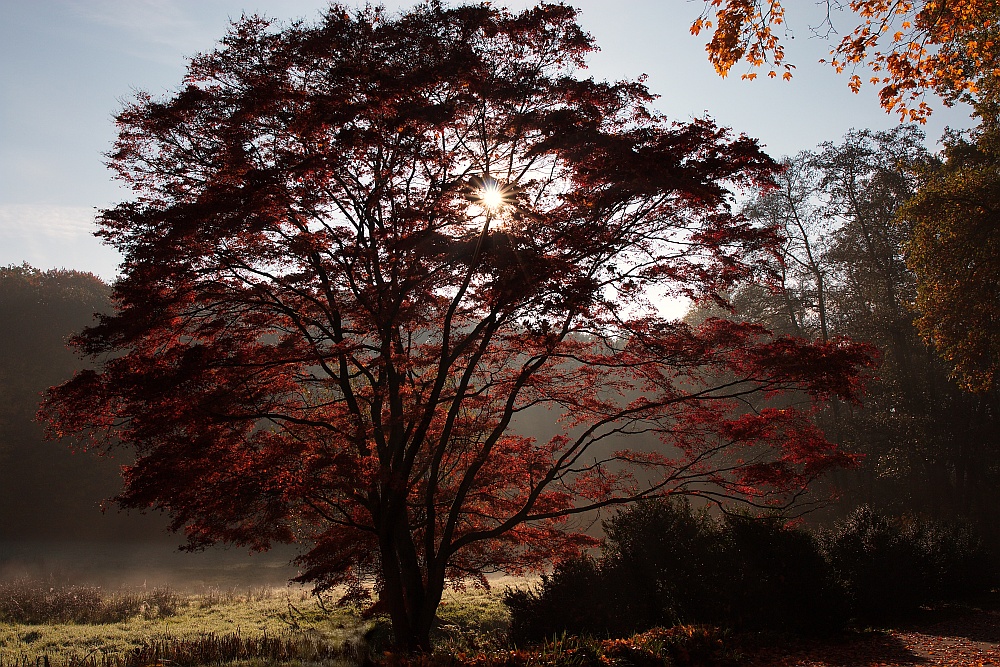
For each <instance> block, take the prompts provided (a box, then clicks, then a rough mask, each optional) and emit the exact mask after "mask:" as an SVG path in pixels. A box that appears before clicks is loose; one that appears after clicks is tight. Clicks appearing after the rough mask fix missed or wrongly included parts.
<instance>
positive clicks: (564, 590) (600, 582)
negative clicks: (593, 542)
mask: <svg viewBox="0 0 1000 667" xmlns="http://www.w3.org/2000/svg"><path fill="white" fill-rule="evenodd" d="M503 602H504V604H505V605H507V608H508V609H510V616H511V623H510V635H511V639H512V640H513V641H514V642H516V643H524V642H529V641H536V640H540V639H551V638H553V637H555V636H559V635H561V634H563V633H564V632H568V633H571V634H606V633H607V632H608V626H610V625H612V624H614V625H616V626H617V625H619V623H618V621H617V620H616V619H615V614H614V611H615V610H614V609H613V608H612V607H613V605H612V604H609V600H608V590H607V584H606V580H605V577H604V576H603V575H602V573H601V570H600V567H599V566H598V563H597V562H596V561H595V560H594V559H593V558H590V557H587V556H584V557H581V558H574V559H571V560H568V561H564V562H562V563H560V564H559V565H558V566H557V567H556V568H555V571H554V572H553V573H552V574H551V575H547V576H546V575H543V576H542V583H541V584H539V585H538V586H537V587H535V588H532V589H527V590H525V589H510V590H507V591H506V592H505V593H504V595H503Z"/></svg>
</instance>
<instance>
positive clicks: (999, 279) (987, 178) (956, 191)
mask: <svg viewBox="0 0 1000 667" xmlns="http://www.w3.org/2000/svg"><path fill="white" fill-rule="evenodd" d="M924 176H925V183H924V184H923V186H922V187H921V188H920V190H919V191H918V192H917V193H916V195H915V196H914V197H913V198H912V199H911V200H909V201H908V202H907V203H906V205H905V206H904V207H903V209H902V211H901V215H902V217H903V219H905V220H906V221H907V222H908V223H909V224H910V225H911V226H912V229H913V233H912V236H911V238H910V239H909V243H908V246H907V250H908V252H907V255H908V257H907V259H908V262H909V264H910V266H911V267H912V269H913V270H914V272H915V273H916V276H917V293H916V299H915V301H916V306H917V310H918V311H919V312H920V318H919V319H918V320H917V324H918V326H919V328H920V331H921V333H922V334H923V335H924V337H925V338H926V339H927V340H928V341H929V342H931V343H933V345H934V347H935V348H936V349H937V351H938V352H939V353H940V354H941V356H942V358H944V359H945V361H946V362H948V363H949V364H950V365H951V367H952V368H953V369H954V372H955V375H956V376H957V377H958V378H960V379H961V381H962V383H963V385H964V386H965V387H966V388H967V389H969V390H971V391H976V392H986V391H990V390H993V389H995V388H996V386H997V374H998V373H1000V304H998V301H997V288H998V286H1000V259H998V258H1000V231H998V226H997V213H998V206H1000V197H998V193H1000V128H998V124H997V119H996V117H995V116H992V117H991V116H986V117H985V118H984V123H983V125H982V126H981V127H980V128H979V129H978V130H976V131H975V132H974V133H973V134H972V135H971V136H969V135H962V134H956V133H953V134H950V135H948V136H946V137H945V149H944V152H943V155H942V160H941V161H940V162H937V163H935V164H933V165H929V166H928V168H927V169H925V170H924Z"/></svg>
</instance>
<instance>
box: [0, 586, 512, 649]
mask: <svg viewBox="0 0 1000 667" xmlns="http://www.w3.org/2000/svg"><path fill="white" fill-rule="evenodd" d="M512 583H514V584H517V583H520V584H522V585H523V583H524V582H523V581H520V582H518V581H515V580H503V581H498V582H497V585H495V586H494V587H493V588H492V590H489V591H485V590H482V589H469V590H466V591H462V592H454V591H449V592H447V593H446V594H445V598H444V600H443V601H442V604H441V607H440V611H439V619H440V622H439V626H438V628H437V630H436V632H435V635H436V636H435V639H436V644H437V645H439V646H441V648H442V650H443V651H446V652H457V651H463V652H465V651H478V650H483V649H493V648H500V647H502V646H504V645H505V643H506V634H507V627H508V614H507V610H506V608H505V607H504V606H503V604H502V603H501V602H500V592H501V591H502V590H503V589H504V588H505V587H506V586H508V585H511V584H512ZM157 603H159V605H161V606H162V607H163V608H162V609H161V608H160V607H158V606H157ZM109 610H110V611H109ZM115 613H117V618H115V617H114V616H115ZM95 618H96V620H95ZM387 637H388V624H387V622H386V621H385V620H384V619H365V618H362V617H361V616H360V614H359V610H357V609H351V608H343V607H338V606H336V604H335V596H333V595H330V596H324V597H323V598H317V597H316V596H314V595H312V594H311V592H310V591H309V589H307V588H301V587H287V588H265V587H260V588H247V589H242V590H239V589H228V590H220V589H206V590H204V591H202V592H200V593H189V594H184V593H177V592H173V591H168V590H164V589H156V590H148V591H147V590H142V589H139V590H121V591H106V590H101V589H96V588H93V587H70V586H61V587H51V586H46V585H42V584H39V583H37V582H29V581H25V580H22V581H16V582H7V583H6V584H0V666H2V667H8V666H11V665H36V664H38V665H44V664H45V660H46V659H47V660H48V662H49V665H53V666H54V665H96V666H101V665H106V666H109V667H110V666H114V665H121V666H123V667H129V666H131V665H140V664H149V662H147V661H151V662H158V663H160V664H174V665H177V666H180V665H183V664H200V663H201V662H202V661H204V662H228V661H230V659H235V660H236V661H238V662H246V661H248V660H250V661H254V660H262V661H264V662H267V663H273V662H283V663H284V662H303V661H304V662H314V661H320V662H343V663H357V662H360V661H361V660H362V659H363V657H364V653H365V651H367V650H368V649H369V648H372V647H374V648H375V649H376V650H377V649H379V648H380V647H381V646H383V645H384V644H385V642H386V639H387ZM165 656H169V657H165ZM199 656H201V658H199ZM211 658H217V659H211ZM202 659H204V660H202Z"/></svg>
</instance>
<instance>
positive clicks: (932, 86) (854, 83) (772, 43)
mask: <svg viewBox="0 0 1000 667" xmlns="http://www.w3.org/2000/svg"><path fill="white" fill-rule="evenodd" d="M821 4H822V3H821ZM825 5H826V10H827V11H826V22H825V25H824V26H814V27H813V30H814V31H821V32H824V33H825V34H827V35H829V34H831V33H835V32H836V30H835V27H834V25H833V23H832V22H833V21H834V20H835V16H834V15H835V14H836V13H837V12H839V11H840V10H842V9H843V8H844V7H846V8H847V9H849V10H850V11H851V12H852V13H853V14H854V15H855V17H856V18H857V19H860V22H859V23H858V24H857V25H856V26H855V27H854V28H853V30H851V32H850V33H848V34H846V35H844V36H843V37H842V38H841V39H840V41H839V42H837V43H836V44H835V45H834V47H833V49H832V50H831V51H830V55H831V58H830V60H829V63H830V65H832V66H833V67H834V68H836V70H837V71H838V72H844V71H848V72H850V78H849V80H848V85H849V86H850V87H851V89H852V90H854V91H855V92H857V91H858V90H859V89H860V88H861V86H862V85H863V84H864V83H866V82H865V81H863V80H862V75H861V74H858V72H857V69H858V68H859V67H867V68H870V69H871V71H872V75H871V76H870V77H869V78H868V82H869V83H871V84H872V85H876V86H879V87H880V88H879V98H880V100H881V103H882V107H883V108H884V109H885V110H886V111H887V112H896V113H898V114H899V116H900V119H901V120H915V121H919V122H923V121H924V120H925V119H926V117H927V116H928V115H929V114H930V113H931V107H930V106H929V105H928V104H927V102H926V101H925V99H924V98H925V96H926V93H927V92H928V91H934V92H936V93H938V94H940V95H941V96H942V97H943V98H944V99H945V101H946V102H952V101H954V100H956V99H958V98H960V97H963V96H966V95H970V94H971V95H973V96H974V95H976V94H977V93H978V92H979V90H980V89H981V88H982V87H983V86H984V83H985V82H988V81H990V80H992V79H993V78H995V77H996V75H997V73H998V71H1000V38H998V35H997V30H996V22H997V20H998V19H1000V14H998V11H997V6H996V3H995V2H993V1H992V0H893V1H892V2H888V1H886V0H851V1H850V2H848V3H844V5H843V6H842V5H841V4H840V3H837V2H834V1H833V0H826V2H825ZM785 28H786V22H785V6H784V4H783V3H782V2H781V0H707V2H706V3H705V9H704V10H703V12H702V13H701V15H700V16H699V17H698V18H697V19H696V20H695V21H694V23H693V24H692V26H691V32H692V33H693V34H695V35H698V34H700V33H701V31H702V30H708V31H710V32H711V35H712V38H711V40H710V42H709V43H708V44H707V45H706V47H705V48H706V50H707V51H708V57H709V60H710V61H711V62H712V64H713V65H715V69H716V71H718V72H719V74H721V75H723V76H725V75H727V74H728V73H729V71H730V70H731V69H732V68H733V66H734V65H736V64H738V63H739V62H741V61H744V62H746V63H747V64H748V65H750V66H751V68H753V69H756V68H758V67H762V66H769V71H768V73H767V74H768V76H771V77H775V76H778V73H779V72H781V75H782V76H783V77H784V78H791V76H792V73H791V70H792V69H793V67H794V66H793V65H791V64H789V63H787V62H786V61H785V50H784V45H783V42H782V36H781V32H782V31H783V30H784V29H785ZM756 76H757V74H756V72H755V71H751V72H748V73H745V74H743V77H744V78H750V79H752V78H755V77H756Z"/></svg>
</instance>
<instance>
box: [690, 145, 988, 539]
mask: <svg viewBox="0 0 1000 667" xmlns="http://www.w3.org/2000/svg"><path fill="white" fill-rule="evenodd" d="M980 144H982V138H981V132H980V134H977V135H973V136H971V137H967V136H961V135H951V136H949V137H946V149H945V151H944V152H943V153H942V154H941V155H934V154H932V153H930V152H929V151H928V150H927V148H926V147H925V145H924V136H923V134H922V133H921V132H920V131H919V130H918V129H917V128H916V127H914V126H900V127H898V128H896V129H894V130H890V131H885V132H873V131H869V130H859V131H854V132H851V133H849V134H848V135H847V136H845V137H844V138H843V139H842V140H841V141H839V142H828V143H825V144H823V145H821V146H819V147H818V148H817V149H816V150H813V151H805V152H802V153H799V154H798V155H796V156H794V157H791V158H787V159H786V161H785V165H786V169H785V171H784V172H783V173H782V174H781V176H780V177H779V187H778V188H777V189H775V190H773V191H771V192H768V193H766V194H764V195H762V196H760V197H759V198H757V199H755V200H754V201H752V202H751V203H750V204H749V205H748V206H747V207H746V209H745V212H746V214H747V215H748V216H750V217H751V218H755V219H758V220H763V221H765V222H769V223H771V224H774V225H776V226H777V227H778V228H779V229H780V230H782V232H783V234H784V237H785V242H784V246H783V248H782V251H781V254H780V256H779V257H775V258H774V260H773V262H772V266H771V271H772V274H773V276H774V282H773V284H770V285H765V284H760V283H755V284H749V283H748V284H743V285H741V286H739V287H738V288H737V289H736V290H735V291H734V293H733V295H732V306H733V310H732V312H731V313H728V312H726V311H723V310H721V309H719V308H701V309H698V310H696V311H694V312H692V313H691V314H690V315H689V318H696V319H697V318H704V317H707V316H709V315H715V316H718V315H720V314H721V315H723V316H727V317H734V318H737V319H740V320H747V321H756V322H762V323H764V324H766V325H767V326H768V327H770V328H772V329H774V330H775V331H778V332H785V333H789V334H793V335H796V336H803V337H806V338H820V339H823V340H828V339H831V338H834V337H841V336H843V337H849V338H851V339H854V340H857V341H865V342H870V343H872V344H873V345H875V346H876V347H877V348H878V349H879V350H880V351H881V364H880V367H879V369H878V371H877V373H876V376H875V377H874V378H873V379H872V380H871V381H870V382H869V384H868V388H867V394H866V397H865V399H864V404H863V406H855V405H848V404H844V403H838V404H834V405H833V406H831V407H830V408H829V409H827V410H826V411H824V412H823V413H822V414H820V415H818V416H817V419H818V420H819V421H820V423H821V424H822V426H823V428H824V430H825V431H826V432H827V435H828V436H829V437H830V438H831V439H833V440H835V441H838V442H840V443H841V444H842V445H844V447H845V448H846V449H848V450H851V451H856V452H860V453H863V454H864V455H865V457H864V459H863V460H862V462H861V464H860V465H859V466H858V468H857V469H855V470H847V471H840V472H838V473H834V474H833V475H832V476H830V477H829V478H828V479H827V482H826V483H827V484H829V485H831V486H833V487H836V488H837V489H838V490H839V492H840V493H842V494H843V495H842V498H841V500H840V502H839V503H837V504H836V505H834V506H832V507H831V508H829V509H828V510H827V513H826V516H828V517H829V514H830V513H832V514H833V515H835V516H836V515H839V516H843V515H844V514H845V513H847V512H849V511H851V510H852V508H854V507H856V506H858V505H861V504H867V505H871V506H875V507H879V508H881V509H883V510H884V511H888V512H892V513H895V514H901V513H919V514H924V515H927V516H931V517H934V518H938V519H950V518H965V519H971V520H974V521H975V522H977V523H979V524H980V525H981V526H982V527H983V528H984V529H986V530H988V531H989V532H991V533H994V534H995V533H996V531H997V517H996V513H995V511H994V508H995V506H996V491H995V489H996V488H997V475H998V463H1000V461H998V455H997V447H996V432H997V412H998V406H1000V404H998V394H997V390H996V387H995V386H993V385H991V384H990V383H989V382H983V381H981V382H979V383H978V384H976V385H975V386H974V387H971V386H970V384H969V383H968V382H967V381H964V380H965V379H966V378H967V375H963V372H962V371H963V368H962V367H961V366H959V367H958V368H957V369H956V367H955V366H954V365H953V364H950V363H949V362H948V360H947V359H942V355H941V354H939V352H941V350H940V349H937V348H939V346H936V345H935V344H934V342H935V340H936V339H934V338H933V337H931V336H930V335H929V334H930V332H929V331H927V330H926V329H925V330H924V331H921V329H920V327H918V326H917V325H918V321H919V320H920V316H921V312H923V313H924V316H925V319H926V317H927V315H926V314H927V312H928V311H927V308H928V307H929V305H930V304H929V299H927V298H926V297H925V298H924V299H922V300H921V299H920V297H919V292H918V273H919V272H921V271H923V272H925V273H926V272H928V271H929V269H928V267H929V266H930V265H932V263H933V262H939V263H944V262H945V261H946V260H947V258H948V254H947V253H944V252H942V251H940V250H939V249H937V248H936V247H935V246H936V244H939V241H938V240H937V239H938V237H939V236H940V234H937V233H935V232H934V231H933V228H932V227H933V226H934V225H940V224H943V223H947V222H948V218H947V216H946V215H943V214H942V213H941V210H940V209H942V208H948V207H947V205H946V204H945V203H944V200H945V198H948V197H950V198H951V200H952V201H954V200H955V199H956V198H957V195H956V194H955V193H954V192H953V191H954V189H955V188H956V187H965V188H968V187H969V186H968V181H967V180H966V181H963V178H962V177H956V175H955V172H956V171H958V170H960V169H963V168H964V169H966V171H968V169H969V168H968V166H967V165H968V164H969V162H970V161H972V160H974V159H975V160H978V162H979V163H980V165H979V166H978V168H979V169H980V171H981V166H982V165H981V163H983V162H985V161H987V160H988V156H987V154H986V153H985V152H984V151H983V150H982V149H981V148H979V145H980ZM970 155H971V156H973V157H970ZM963 165H965V167H963ZM963 183H964V184H963ZM949 184H950V186H951V188H952V191H951V192H949V191H948V185H949ZM981 189H982V188H981ZM908 202H909V203H908ZM935 207H936V208H935ZM949 214H950V216H951V218H952V220H951V224H952V225H953V226H954V227H958V228H960V229H961V228H963V224H960V223H959V221H958V220H957V219H956V218H961V219H962V221H963V222H964V221H966V220H968V221H970V222H971V223H973V224H976V223H977V222H978V225H979V227H980V232H979V235H980V236H983V231H982V228H983V227H988V226H990V225H993V226H995V222H993V219H992V218H990V216H989V215H988V214H987V213H981V214H980V215H979V216H978V221H977V216H976V215H974V212H969V211H964V212H963V209H962V208H961V207H955V206H954V205H953V206H951V208H950V210H949ZM984 218H985V220H984ZM965 231H966V233H965V234H964V235H963V236H962V237H961V238H959V239H954V238H952V239H951V241H950V243H951V245H952V246H956V245H962V246H964V250H960V251H959V252H958V254H959V255H961V256H962V257H967V256H968V249H969V247H970V246H971V244H974V243H977V241H976V240H975V237H976V234H975V233H974V232H969V231H968V230H965ZM978 242H979V243H981V242H983V241H982V240H980V241H978ZM985 248H986V250H985V252H983V253H981V254H982V255H985V256H987V257H989V258H990V260H991V261H993V260H992V257H993V256H994V255H992V254H990V252H989V245H988V244H986V246H985ZM952 254H955V252H953V253H952ZM908 260H909V264H908ZM949 270H950V271H952V272H953V274H954V275H956V276H958V277H959V278H961V275H960V274H959V273H958V271H957V269H956V268H955V267H952V268H951V269H948V268H947V266H946V265H945V266H943V267H939V268H938V269H937V271H938V273H939V274H941V273H942V272H944V273H947V272H948V271H949ZM968 273H971V274H973V275H976V274H978V275H979V280H980V287H979V289H977V290H969V289H968V287H967V283H968V279H966V280H965V284H966V286H958V285H956V286H955V287H954V294H951V295H948V296H946V297H945V298H941V297H940V294H938V299H937V300H936V301H935V302H934V303H935V306H934V307H935V308H936V309H937V310H936V312H937V313H938V316H939V318H940V317H941V316H942V315H943V314H944V313H948V314H949V316H950V317H951V318H952V320H954V321H955V322H956V323H957V325H956V326H957V327H958V328H964V332H965V333H964V334H963V335H965V336H966V337H972V336H974V335H975V334H976V332H977V331H980V330H981V329H982V328H983V322H974V321H971V320H970V318H969V317H968V313H967V311H968V310H969V308H970V307H971V304H970V302H972V303H980V304H982V306H983V309H987V310H990V311H991V312H992V311H995V304H996V295H995V292H994V293H993V294H990V293H989V287H988V285H990V284H993V285H994V286H995V281H996V273H995V272H991V271H986V272H985V273H984V272H983V268H982V267H978V269H977V270H970V271H969V272H968ZM953 282H954V281H953ZM918 306H920V308H919V309H918ZM983 319H984V320H988V318H987V317H985V316H984V318H983ZM989 331H990V330H989V328H988V326H987V327H986V332H985V333H983V334H982V335H989V334H988V332H989ZM922 334H923V335H922ZM982 377H984V376H982V375H981V376H980V378H982ZM971 388H975V389H978V391H975V392H974V391H971V390H970V389H971Z"/></svg>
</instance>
